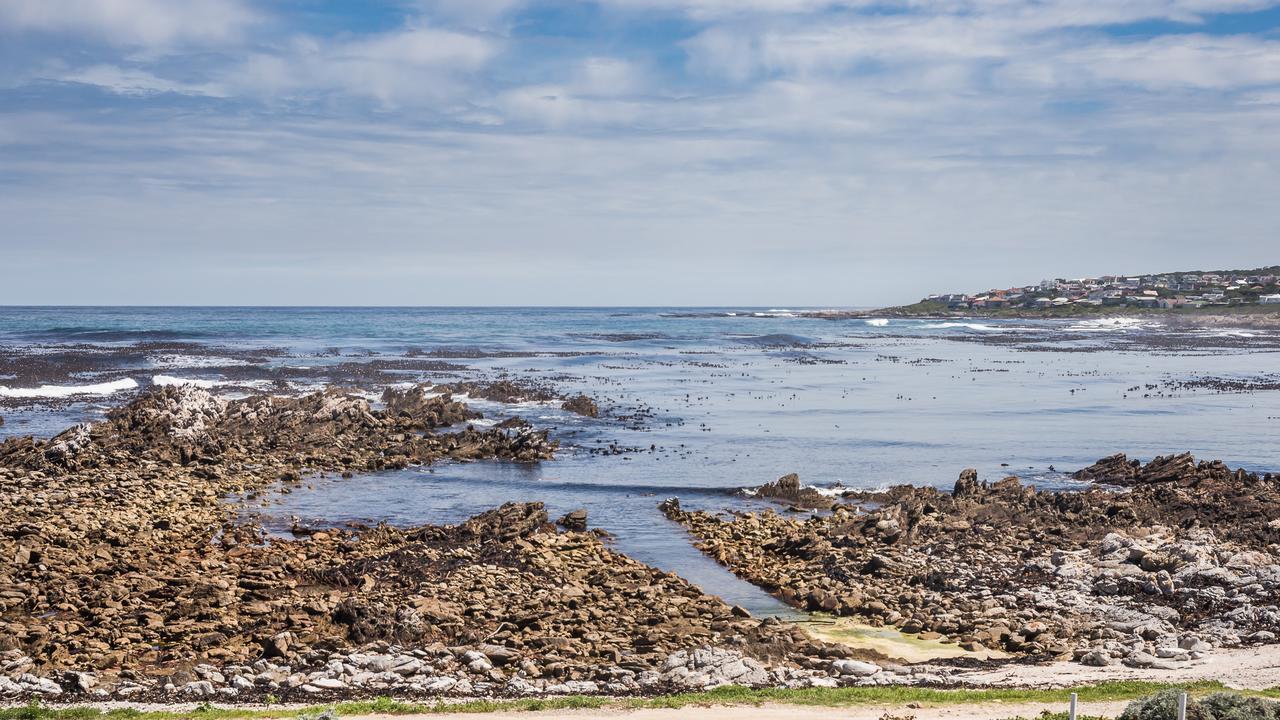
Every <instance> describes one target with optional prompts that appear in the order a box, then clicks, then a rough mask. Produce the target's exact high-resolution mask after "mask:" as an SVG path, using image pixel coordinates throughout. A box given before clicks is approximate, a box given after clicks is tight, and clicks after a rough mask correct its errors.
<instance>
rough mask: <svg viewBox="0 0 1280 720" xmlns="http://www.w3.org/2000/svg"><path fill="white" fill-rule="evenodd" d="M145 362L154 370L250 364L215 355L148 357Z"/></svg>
mask: <svg viewBox="0 0 1280 720" xmlns="http://www.w3.org/2000/svg"><path fill="white" fill-rule="evenodd" d="M147 362H149V363H151V366H152V367H156V368H181V367H186V368H199V367H228V366H232V365H238V366H244V365H249V364H250V363H249V362H247V361H245V360H240V359H237V358H229V357H220V356H217V355H181V354H166V355H148V356H147Z"/></svg>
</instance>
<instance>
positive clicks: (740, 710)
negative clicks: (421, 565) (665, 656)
mask: <svg viewBox="0 0 1280 720" xmlns="http://www.w3.org/2000/svg"><path fill="white" fill-rule="evenodd" d="M1126 704H1127V703H1125V702H1102V703H1092V704H1088V705H1086V704H1083V703H1082V704H1081V705H1080V708H1079V711H1080V713H1081V714H1082V715H1101V716H1105V717H1115V716H1117V715H1119V714H1120V712H1121V711H1122V710H1124V707H1125V705H1126ZM1066 709H1067V706H1066V703H1058V704H1045V703H998V702H997V703H978V704H973V705H947V706H926V707H920V708H911V707H906V706H902V705H897V706H892V705H859V706H857V707H848V708H830V707H811V706H805V705H772V704H770V705H760V706H743V705H712V706H707V707H701V706H699V707H694V706H689V707H684V708H678V709H646V710H624V709H617V708H604V709H600V710H554V711H547V712H511V713H506V712H501V713H489V714H485V715H479V716H477V715H474V714H470V715H468V714H462V713H456V714H455V713H448V714H443V715H399V716H396V717H391V716H373V715H371V716H365V717H364V718H362V720H476V718H478V717H480V718H492V719H493V720H498V719H499V718H501V720H553V719H556V720H558V719H559V718H564V719H565V720H681V719H683V718H696V719H697V720H881V718H884V717H886V716H890V717H893V718H902V719H903V720H905V719H906V718H912V717H914V718H915V720H1004V719H1005V718H1014V717H1023V718H1035V717H1036V716H1038V715H1039V714H1040V713H1041V712H1042V711H1044V710H1049V711H1052V712H1063V711H1065V710H1066ZM343 720H353V719H352V718H346V717H344V718H343Z"/></svg>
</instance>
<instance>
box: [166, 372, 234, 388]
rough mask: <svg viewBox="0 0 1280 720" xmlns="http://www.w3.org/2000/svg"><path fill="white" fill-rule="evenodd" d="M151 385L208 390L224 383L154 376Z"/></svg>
mask: <svg viewBox="0 0 1280 720" xmlns="http://www.w3.org/2000/svg"><path fill="white" fill-rule="evenodd" d="M151 384H152V385H158V386H160V387H167V386H174V387H176V386H178V385H194V386H196V387H198V388H204V389H206V390H208V389H209V388H213V387H217V386H219V385H221V384H222V383H220V382H218V381H217V380H197V379H195V378H180V377H173V376H172V375H153V376H152V377H151Z"/></svg>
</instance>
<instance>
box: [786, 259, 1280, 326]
mask: <svg viewBox="0 0 1280 720" xmlns="http://www.w3.org/2000/svg"><path fill="white" fill-rule="evenodd" d="M1278 282H1280V265H1272V266H1269V267H1262V268H1255V269H1252V270H1213V271H1201V270H1188V271H1183V272H1166V273H1153V274H1142V275H1101V276H1098V277H1087V278H1077V279H1067V278H1055V279H1052V280H1041V281H1040V282H1039V283H1036V284H1032V285H1021V286H1015V287H1009V288H992V289H990V290H985V291H981V292H973V293H938V294H933V295H929V296H927V297H925V298H922V299H921V300H920V301H919V302H916V303H912V304H910V305H898V306H893V307H885V308H878V309H876V310H869V311H857V312H817V313H811V315H815V316H819V317H836V316H840V317H852V316H860V317H871V316H879V317H885V316H889V317H946V316H955V315H966V316H974V315H980V316H984V317H1010V318H1018V317H1034V318H1054V317H1064V318H1071V317H1082V316H1110V315H1127V314H1131V315H1148V314H1155V313H1159V314H1162V315H1188V316H1196V317H1212V316H1214V315H1219V314H1221V315H1230V316H1232V317H1239V316H1257V317H1258V318H1263V317H1267V316H1272V315H1274V316H1280V285H1277V283H1278Z"/></svg>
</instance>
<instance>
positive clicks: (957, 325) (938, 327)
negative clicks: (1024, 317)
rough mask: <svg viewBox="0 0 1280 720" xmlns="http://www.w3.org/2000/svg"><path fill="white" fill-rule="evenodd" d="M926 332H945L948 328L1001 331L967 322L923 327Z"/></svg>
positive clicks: (943, 323)
mask: <svg viewBox="0 0 1280 720" xmlns="http://www.w3.org/2000/svg"><path fill="white" fill-rule="evenodd" d="M920 327H922V328H924V329H926V330H944V329H946V328H969V329H970V330H981V331H983V332H995V331H998V330H1000V328H998V327H993V326H991V325H983V324H982V323H965V322H940V323H930V324H928V325H921V326H920Z"/></svg>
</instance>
